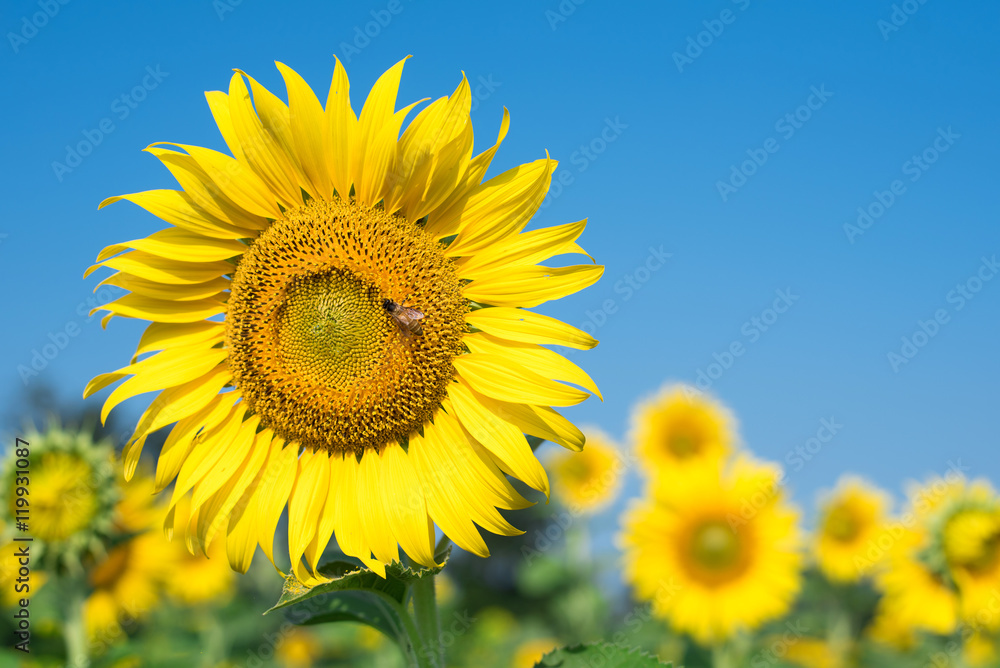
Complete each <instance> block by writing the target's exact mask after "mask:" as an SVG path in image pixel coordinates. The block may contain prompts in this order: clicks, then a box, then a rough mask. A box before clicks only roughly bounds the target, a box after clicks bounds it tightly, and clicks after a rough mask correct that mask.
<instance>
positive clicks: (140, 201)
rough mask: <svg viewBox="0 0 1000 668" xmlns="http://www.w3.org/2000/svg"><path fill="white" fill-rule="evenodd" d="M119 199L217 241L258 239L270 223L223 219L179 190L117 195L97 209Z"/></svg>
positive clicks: (172, 223)
mask: <svg viewBox="0 0 1000 668" xmlns="http://www.w3.org/2000/svg"><path fill="white" fill-rule="evenodd" d="M119 200H127V201H129V202H132V203H133V204H135V205H137V206H140V207H142V208H143V209H145V210H146V211H148V212H150V213H151V214H153V215H154V216H156V217H157V218H160V219H162V220H164V221H166V222H168V223H170V224H171V225H176V226H177V227H180V228H183V229H185V230H188V231H189V232H195V233H196V234H201V235H204V236H206V237H212V238H213V239H242V238H254V237H256V236H257V232H258V230H261V229H263V228H264V226H265V225H266V224H267V221H266V220H261V221H252V222H253V223H254V224H253V225H250V224H249V223H250V222H251V221H240V222H241V223H246V224H247V227H242V226H241V225H238V224H235V223H233V222H230V221H227V220H223V219H222V218H219V217H217V216H214V215H212V214H211V213H209V212H208V211H206V210H205V209H203V208H202V207H200V206H199V205H198V204H196V203H195V201H194V198H193V197H191V195H189V194H187V193H186V192H181V191H179V190H147V191H145V192H141V193H132V194H130V195H117V196H115V197H109V198H107V199H106V200H104V201H103V202H101V203H100V204H99V205H98V207H97V208H98V209H103V208H104V207H106V206H107V205H108V204H114V203H115V202H118V201H119Z"/></svg>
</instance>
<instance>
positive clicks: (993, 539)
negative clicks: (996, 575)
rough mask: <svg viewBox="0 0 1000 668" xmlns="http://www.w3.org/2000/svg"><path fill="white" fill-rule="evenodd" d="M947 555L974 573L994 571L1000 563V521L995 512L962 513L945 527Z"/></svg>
mask: <svg viewBox="0 0 1000 668" xmlns="http://www.w3.org/2000/svg"><path fill="white" fill-rule="evenodd" d="M945 554H946V556H947V557H948V561H949V562H951V563H952V564H955V565H957V566H963V567H965V568H968V569H969V570H971V571H973V572H981V571H985V570H989V569H991V568H992V567H993V566H995V565H996V564H997V561H998V559H1000V519H998V518H997V516H996V515H995V514H994V513H991V512H984V511H965V512H961V513H959V514H958V516H957V517H955V518H953V519H952V520H951V521H950V522H948V524H947V526H946V527H945Z"/></svg>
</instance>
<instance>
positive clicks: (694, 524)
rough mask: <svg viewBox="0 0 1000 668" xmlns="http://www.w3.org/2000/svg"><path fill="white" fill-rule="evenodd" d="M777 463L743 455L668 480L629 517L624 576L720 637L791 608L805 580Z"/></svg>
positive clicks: (693, 625)
mask: <svg viewBox="0 0 1000 668" xmlns="http://www.w3.org/2000/svg"><path fill="white" fill-rule="evenodd" d="M779 480H780V477H779V470H778V469H777V468H776V467H771V466H767V465H762V464H758V463H755V462H752V461H750V460H748V459H746V458H739V459H737V460H735V461H733V462H732V463H731V465H729V466H724V465H721V464H720V463H718V462H716V463H703V464H702V465H701V466H699V467H693V468H690V469H689V470H688V472H687V475H686V476H685V477H684V478H682V479H672V480H670V481H669V484H661V485H659V486H658V487H657V488H656V490H655V494H654V495H653V497H652V498H649V499H644V500H643V501H642V502H641V503H640V504H639V505H637V506H635V507H633V508H632V509H631V510H630V511H629V512H628V514H627V515H626V517H625V521H624V532H623V535H622V547H623V548H624V552H625V578H626V580H627V581H628V582H630V583H631V584H632V586H633V587H634V588H635V593H636V595H637V597H638V598H639V599H642V600H650V601H652V603H653V614H655V615H657V616H659V617H662V618H664V619H666V620H668V621H669V622H670V623H671V624H672V625H673V627H674V628H676V629H677V630H679V631H683V632H686V633H689V634H691V635H692V636H693V637H694V638H695V639H696V640H697V641H698V642H700V643H702V644H715V643H718V642H721V641H722V640H724V639H726V638H727V637H730V636H732V635H733V634H735V633H737V632H739V631H741V630H746V629H753V628H756V627H758V626H760V625H761V624H762V623H764V622H766V621H768V620H771V619H775V618H777V617H780V616H781V615H782V614H784V613H785V612H787V611H788V609H789V608H790V607H791V604H792V602H793V601H794V598H795V595H796V594H797V593H798V590H799V588H800V586H801V576H800V569H801V565H802V553H801V547H802V540H801V535H800V531H799V527H798V512H797V511H796V510H794V509H793V508H792V507H791V506H790V505H789V504H788V502H787V501H785V500H784V498H783V493H782V490H781V489H780V488H779V487H778V481H779Z"/></svg>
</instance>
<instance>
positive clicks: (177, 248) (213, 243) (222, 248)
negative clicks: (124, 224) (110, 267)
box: [97, 227, 247, 262]
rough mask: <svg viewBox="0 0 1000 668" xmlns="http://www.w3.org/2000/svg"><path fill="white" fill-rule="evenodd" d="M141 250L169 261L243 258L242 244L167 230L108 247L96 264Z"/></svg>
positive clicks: (182, 231)
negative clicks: (120, 254)
mask: <svg viewBox="0 0 1000 668" xmlns="http://www.w3.org/2000/svg"><path fill="white" fill-rule="evenodd" d="M127 249H133V250H141V251H145V252H147V253H149V254H150V255H156V256H159V257H163V258H168V259H171V260H184V261H186V262H215V261H217V260H227V259H229V258H231V257H235V256H237V255H241V254H243V252H244V251H246V249H247V246H246V244H244V243H242V242H240V241H237V240H235V239H213V238H211V237H206V236H204V235H202V234H198V233H196V232H191V231H190V230H183V229H178V228H176V227H168V228H167V229H165V230H160V231H158V232H153V233H152V234H150V235H149V236H148V237H146V238H144V239H134V240H132V241H126V242H125V243H121V244H112V245H111V246H108V247H107V248H105V249H104V250H102V251H101V252H100V254H99V255H98V256H97V261H98V262H100V261H101V260H106V259H107V258H109V257H111V256H112V255H117V254H118V253H121V252H122V251H124V250H127Z"/></svg>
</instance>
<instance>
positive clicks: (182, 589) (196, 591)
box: [156, 499, 236, 607]
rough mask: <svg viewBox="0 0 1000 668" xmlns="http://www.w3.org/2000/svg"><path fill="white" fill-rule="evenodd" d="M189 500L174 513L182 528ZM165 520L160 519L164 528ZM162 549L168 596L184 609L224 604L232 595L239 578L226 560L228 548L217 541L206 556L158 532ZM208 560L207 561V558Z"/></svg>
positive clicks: (223, 543)
mask: <svg viewBox="0 0 1000 668" xmlns="http://www.w3.org/2000/svg"><path fill="white" fill-rule="evenodd" d="M189 505H190V504H189V503H187V499H184V500H182V502H181V503H179V504H178V505H177V507H176V509H175V521H176V522H177V523H179V524H183V523H184V522H186V521H187V520H188V513H189V511H188V507H189ZM162 519H163V516H162V515H161V516H160V522H159V523H160V524H162ZM156 533H157V535H158V537H159V538H160V540H161V541H162V545H161V546H160V549H161V550H162V552H163V555H164V560H165V562H166V564H167V566H166V568H165V569H164V573H163V587H164V590H165V591H166V593H167V595H168V596H169V597H170V598H171V599H173V600H174V601H177V602H178V603H180V604H182V605H187V606H195V607H203V606H204V605H205V604H207V603H211V602H216V603H224V602H226V601H227V600H228V599H229V598H230V597H231V596H232V594H233V589H234V587H235V585H236V578H235V577H234V573H233V570H232V569H231V568H230V567H229V561H228V559H226V544H225V542H224V541H221V540H216V541H213V542H212V544H211V545H209V546H208V548H207V549H206V551H205V554H204V555H202V554H198V553H193V552H192V551H191V550H188V549H187V548H186V546H184V545H183V544H182V543H180V542H178V541H168V540H167V539H166V538H165V537H163V536H162V535H161V534H160V532H159V531H157V532H156ZM206 557H207V558H206Z"/></svg>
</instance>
